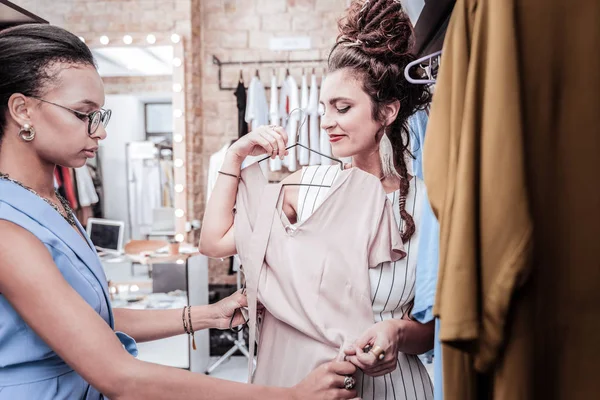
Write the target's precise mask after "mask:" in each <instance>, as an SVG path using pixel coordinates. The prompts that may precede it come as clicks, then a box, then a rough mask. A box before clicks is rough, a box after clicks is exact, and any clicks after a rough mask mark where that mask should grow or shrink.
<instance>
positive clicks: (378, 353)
mask: <svg viewBox="0 0 600 400" xmlns="http://www.w3.org/2000/svg"><path fill="white" fill-rule="evenodd" d="M369 353H371V354H373V355H374V356H375V359H377V360H379V361H381V360H383V359H384V358H385V351H384V350H383V349H382V348H381V347H379V346H373V347H372V348H371V349H370V350H369Z"/></svg>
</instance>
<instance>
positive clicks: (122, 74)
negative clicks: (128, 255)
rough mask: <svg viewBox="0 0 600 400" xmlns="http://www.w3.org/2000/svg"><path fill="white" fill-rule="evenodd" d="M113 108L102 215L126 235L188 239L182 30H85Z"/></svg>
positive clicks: (102, 164) (102, 162)
mask: <svg viewBox="0 0 600 400" xmlns="http://www.w3.org/2000/svg"><path fill="white" fill-rule="evenodd" d="M80 39H81V40H82V41H84V42H85V43H86V44H87V45H88V46H89V47H90V48H91V49H92V52H93V54H94V57H95V59H96V63H97V65H98V71H99V73H100V76H101V77H102V79H103V81H104V84H105V92H106V103H105V108H107V109H111V110H112V118H111V121H110V124H109V125H108V128H107V132H108V137H107V139H106V140H104V141H103V142H101V143H100V151H99V153H98V157H97V159H96V163H97V168H98V170H99V171H101V177H102V178H101V181H102V192H103V196H102V213H103V218H106V219H109V220H116V221H123V222H124V224H125V229H124V233H123V236H124V241H125V243H127V242H129V241H131V240H166V241H177V242H183V241H184V240H185V234H186V220H187V218H186V215H187V212H186V197H185V196H186V166H185V160H186V148H185V147H186V145H185V137H186V123H185V93H184V90H183V86H184V76H185V75H184V65H185V63H184V48H183V43H182V38H181V37H180V36H179V35H178V34H176V33H173V34H162V35H159V34H153V33H147V34H144V33H143V34H137V35H136V34H128V35H125V36H122V37H111V36H109V35H102V36H99V37H95V38H87V37H80Z"/></svg>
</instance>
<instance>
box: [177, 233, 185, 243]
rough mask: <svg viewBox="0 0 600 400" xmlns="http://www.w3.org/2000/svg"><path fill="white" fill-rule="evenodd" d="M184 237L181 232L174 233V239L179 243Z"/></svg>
mask: <svg viewBox="0 0 600 400" xmlns="http://www.w3.org/2000/svg"><path fill="white" fill-rule="evenodd" d="M184 239H185V238H184V237H183V235H182V234H181V233H179V234H177V235H175V240H177V241H178V242H179V243H181V242H183V240H184Z"/></svg>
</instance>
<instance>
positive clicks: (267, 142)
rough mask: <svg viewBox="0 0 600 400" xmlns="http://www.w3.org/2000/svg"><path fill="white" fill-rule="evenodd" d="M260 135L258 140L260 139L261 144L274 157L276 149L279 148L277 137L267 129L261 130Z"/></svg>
mask: <svg viewBox="0 0 600 400" xmlns="http://www.w3.org/2000/svg"><path fill="white" fill-rule="evenodd" d="M258 135H259V136H258V137H257V141H259V144H260V146H261V147H262V148H264V149H265V151H266V153H267V154H270V155H271V157H274V155H275V154H276V153H275V149H276V148H277V139H275V137H274V136H273V135H272V134H271V133H270V132H268V131H267V130H266V129H265V130H260V131H259V132H258ZM261 139H262V141H261ZM263 143H264V144H263Z"/></svg>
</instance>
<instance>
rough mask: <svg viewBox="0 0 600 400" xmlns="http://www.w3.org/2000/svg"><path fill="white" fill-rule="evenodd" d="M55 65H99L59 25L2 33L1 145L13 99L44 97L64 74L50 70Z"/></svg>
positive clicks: (6, 30) (0, 68)
mask: <svg viewBox="0 0 600 400" xmlns="http://www.w3.org/2000/svg"><path fill="white" fill-rule="evenodd" d="M54 63H67V64H79V65H91V66H94V67H95V66H96V64H95V62H94V56H93V55H92V52H91V51H90V49H89V48H88V47H87V46H86V45H85V44H84V43H83V42H82V41H81V40H79V38H78V37H77V36H75V35H73V34H72V33H70V32H68V31H66V30H64V29H62V28H59V27H57V26H52V25H47V24H26V25H19V26H16V27H13V28H8V29H5V30H3V31H0V143H1V141H2V136H4V130H5V129H6V114H7V111H8V100H9V98H10V96H12V95H13V94H14V93H22V94H24V95H25V96H33V97H41V96H43V91H44V89H46V88H47V86H48V84H49V83H52V82H54V81H55V79H56V76H57V75H58V72H60V71H55V72H54V73H52V70H51V69H50V68H48V67H49V66H51V65H52V64H54Z"/></svg>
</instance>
